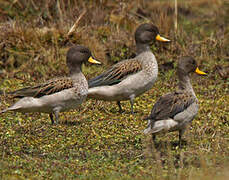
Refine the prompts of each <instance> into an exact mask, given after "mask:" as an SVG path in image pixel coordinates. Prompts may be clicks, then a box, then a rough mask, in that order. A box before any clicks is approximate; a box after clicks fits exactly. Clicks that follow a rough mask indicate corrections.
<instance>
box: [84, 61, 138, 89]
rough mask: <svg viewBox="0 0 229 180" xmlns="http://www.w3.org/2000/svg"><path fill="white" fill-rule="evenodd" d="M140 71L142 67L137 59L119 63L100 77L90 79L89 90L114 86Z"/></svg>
mask: <svg viewBox="0 0 229 180" xmlns="http://www.w3.org/2000/svg"><path fill="white" fill-rule="evenodd" d="M141 70H142V66H141V64H140V62H139V61H138V60H137V59H129V60H124V61H121V62H119V63H117V64H115V65H113V66H112V67H111V68H110V69H108V70H107V71H106V72H104V73H102V74H101V75H99V76H97V77H95V78H93V79H90V80H89V81H88V85H89V88H92V87H97V86H104V85H109V86H110V85H114V84H118V83H120V82H121V81H122V80H123V79H125V78H126V77H127V76H129V75H132V74H135V73H137V72H139V71H141Z"/></svg>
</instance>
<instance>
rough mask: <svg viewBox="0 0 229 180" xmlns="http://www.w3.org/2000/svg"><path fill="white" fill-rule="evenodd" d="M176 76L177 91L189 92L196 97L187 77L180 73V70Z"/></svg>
mask: <svg viewBox="0 0 229 180" xmlns="http://www.w3.org/2000/svg"><path fill="white" fill-rule="evenodd" d="M177 75H178V79H179V83H178V87H179V89H180V90H185V91H189V92H191V93H192V94H193V95H194V96H195V97H196V95H195V92H194V90H193V88H192V84H191V80H190V77H189V75H188V74H186V73H184V72H182V71H181V70H178V72H177Z"/></svg>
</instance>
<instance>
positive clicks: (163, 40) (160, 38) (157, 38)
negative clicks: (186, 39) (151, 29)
mask: <svg viewBox="0 0 229 180" xmlns="http://www.w3.org/2000/svg"><path fill="white" fill-rule="evenodd" d="M156 40H158V41H162V42H169V41H170V40H169V39H166V38H164V37H162V36H160V35H159V34H158V35H157V36H156Z"/></svg>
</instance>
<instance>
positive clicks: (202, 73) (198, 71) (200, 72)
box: [195, 67, 207, 75]
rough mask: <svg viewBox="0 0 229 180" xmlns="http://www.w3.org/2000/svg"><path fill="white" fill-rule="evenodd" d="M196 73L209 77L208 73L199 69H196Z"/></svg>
mask: <svg viewBox="0 0 229 180" xmlns="http://www.w3.org/2000/svg"><path fill="white" fill-rule="evenodd" d="M195 72H196V73H197V74H199V75H207V73H205V72H203V71H201V70H199V68H198V67H197V68H196V70H195Z"/></svg>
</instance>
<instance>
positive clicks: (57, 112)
mask: <svg viewBox="0 0 229 180" xmlns="http://www.w3.org/2000/svg"><path fill="white" fill-rule="evenodd" d="M59 112H60V109H55V110H54V115H55V119H56V124H58V123H59Z"/></svg>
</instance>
